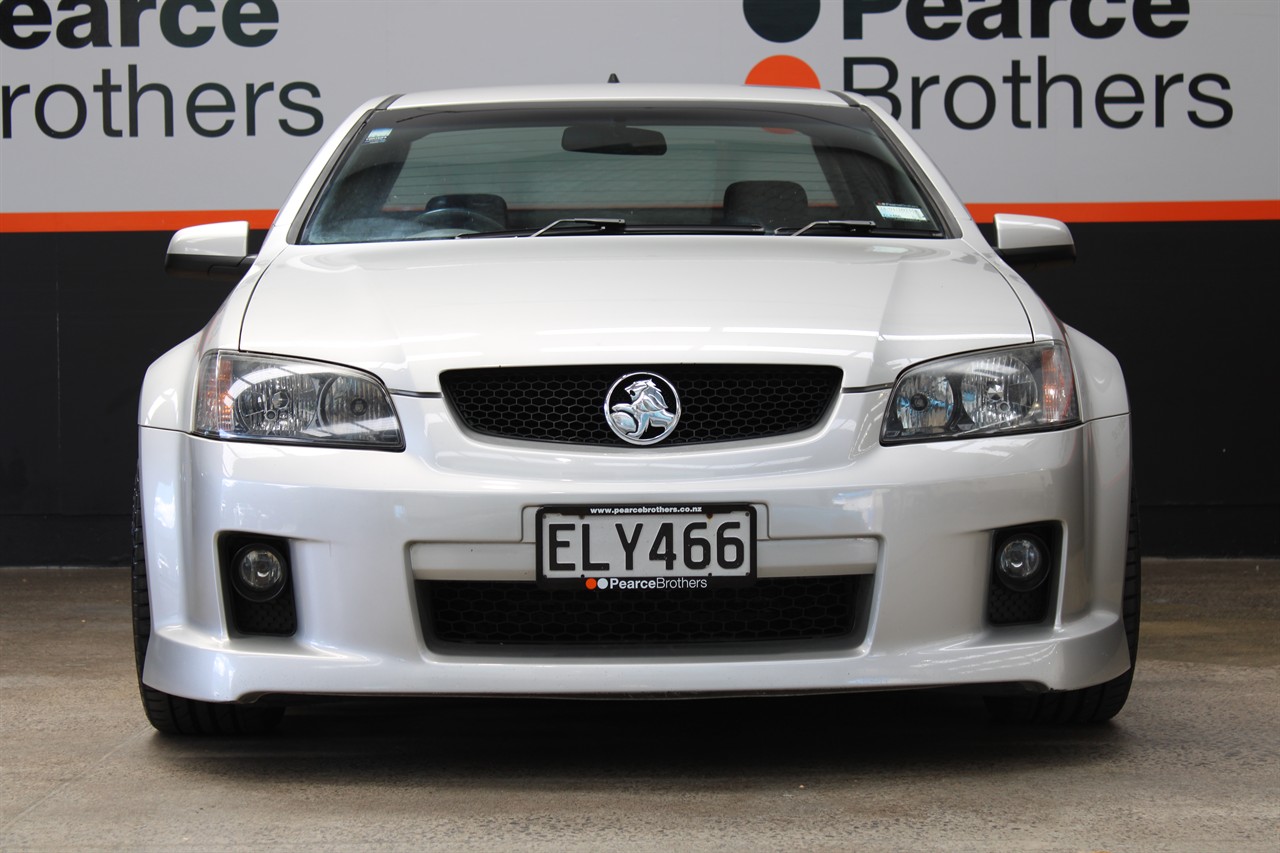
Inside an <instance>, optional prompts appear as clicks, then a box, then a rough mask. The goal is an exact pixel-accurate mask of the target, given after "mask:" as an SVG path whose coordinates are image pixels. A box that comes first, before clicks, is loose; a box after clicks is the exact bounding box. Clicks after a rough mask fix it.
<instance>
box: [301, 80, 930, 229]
mask: <svg viewBox="0 0 1280 853" xmlns="http://www.w3.org/2000/svg"><path fill="white" fill-rule="evenodd" d="M584 219H585V220H611V221H615V222H616V221H618V220H621V221H622V222H623V223H625V224H624V225H619V226H618V227H617V228H616V229H613V230H614V231H615V232H616V231H617V230H625V231H626V232H628V233H630V232H641V233H644V232H653V231H659V232H668V233H671V232H675V233H679V232H690V233H702V232H707V231H712V232H716V231H723V232H727V233H737V232H742V233H760V234H790V233H794V232H795V231H797V230H799V229H802V228H804V227H805V226H806V225H809V224H810V223H814V222H819V223H832V222H838V223H846V224H849V223H852V224H856V225H858V228H856V229H855V228H849V227H845V228H838V227H837V228H834V229H818V230H815V231H814V233H819V232H820V231H822V230H830V231H832V233H871V232H872V231H875V232H876V233H888V232H892V233H905V234H909V235H916V236H939V235H940V234H941V228H942V226H941V225H940V222H939V219H938V217H937V216H936V215H935V213H934V210H933V207H932V205H931V204H930V203H929V201H928V199H927V197H926V195H925V194H924V193H923V192H921V191H920V189H919V188H918V187H917V186H916V184H915V182H914V181H913V180H912V178H911V176H910V175H909V174H908V172H907V171H906V170H905V169H904V168H903V166H902V165H901V163H900V161H899V159H898V156H897V155H896V153H895V152H894V150H893V149H892V148H891V147H890V146H889V144H888V143H887V142H886V141H885V140H884V139H883V138H882V137H881V135H880V133H879V131H878V130H877V129H876V128H875V126H874V125H873V124H872V123H871V122H870V120H869V119H868V118H867V117H866V116H865V114H863V113H862V111H861V110H858V109H855V108H852V107H849V108H825V109H810V110H808V111H793V110H790V109H786V108H778V109H764V108H757V109H749V110H748V109H741V108H737V109H727V108H710V107H700V108H695V107H689V108H657V107H631V106H623V107H620V106H618V105H616V104H615V105H607V106H600V107H574V108H563V107H559V108H550V107H548V108H528V107H520V108H511V109H497V108H491V109H473V110H468V111H452V112H444V111H440V112H427V113H423V112H421V111H417V112H413V111H407V110H390V111H383V112H378V113H374V114H373V116H372V117H371V119H370V121H368V122H367V123H366V124H365V125H364V126H363V127H361V129H360V130H359V131H358V133H357V135H356V136H355V138H353V140H352V141H351V143H350V144H349V146H348V148H347V150H346V152H345V153H344V155H343V157H342V159H341V161H340V162H339V164H338V166H337V168H336V169H335V170H334V172H333V173H332V175H331V177H330V179H329V181H328V183H327V185H326V187H325V190H324V192H323V193H322V194H321V195H320V198H319V200H318V202H317V204H316V206H315V208H314V209H313V213H312V215H311V216H310V218H309V220H308V223H307V225H306V228H305V230H304V232H303V237H302V241H303V242H305V243H348V242H374V241H390V240H428V239H443V238H454V237H460V236H461V237H467V236H480V235H485V234H491V235H494V236H498V235H508V234H516V235H519V234H528V233H535V232H537V231H539V230H541V229H544V228H546V227H547V226H549V225H551V224H552V223H556V222H560V221H563V220H584ZM806 233H808V232H806Z"/></svg>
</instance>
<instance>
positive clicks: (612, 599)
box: [417, 575, 870, 646]
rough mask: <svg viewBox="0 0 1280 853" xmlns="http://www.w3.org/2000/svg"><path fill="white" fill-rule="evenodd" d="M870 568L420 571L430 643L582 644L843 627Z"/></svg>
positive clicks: (792, 634) (854, 625)
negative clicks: (624, 587) (718, 584)
mask: <svg viewBox="0 0 1280 853" xmlns="http://www.w3.org/2000/svg"><path fill="white" fill-rule="evenodd" d="M869 582H870V578H869V576H862V575H855V576H839V577H817V578H767V579H762V580H759V581H757V582H756V584H755V585H753V586H750V587H726V588H720V589H711V590H628V591H619V590H586V589H581V590H579V589H567V590H546V589H539V588H538V587H537V585H536V584H533V583H499V582H478V581H418V582H417V592H418V600H419V609H420V613H421V614H422V621H423V633H424V635H425V636H426V638H427V642H428V644H431V643H432V642H440V643H447V644H457V643H462V644H471V645H526V646H554V645H559V646H582V645H610V644H618V645H628V646H645V645H650V646H670V645H673V644H676V645H679V644H702V643H742V642H762V641H781V640H819V639H832V638H841V637H849V638H851V639H853V641H854V642H856V641H857V638H856V637H853V636H852V635H854V633H855V631H856V630H858V629H860V628H861V627H862V626H861V625H860V623H863V622H865V619H863V618H861V614H862V612H863V608H862V604H863V602H865V600H866V595H865V594H864V593H865V588H866V587H867V586H869Z"/></svg>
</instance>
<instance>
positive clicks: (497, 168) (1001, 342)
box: [133, 84, 1139, 733]
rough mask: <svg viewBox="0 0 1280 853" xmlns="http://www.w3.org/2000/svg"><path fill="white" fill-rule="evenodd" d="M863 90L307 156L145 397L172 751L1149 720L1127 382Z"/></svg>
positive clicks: (466, 133) (1047, 248)
mask: <svg viewBox="0 0 1280 853" xmlns="http://www.w3.org/2000/svg"><path fill="white" fill-rule="evenodd" d="M994 233H995V235H996V240H995V244H996V245H995V247H994V248H993V247H992V246H991V245H989V244H988V242H987V240H986V239H984V237H983V236H982V234H981V233H980V232H979V229H978V227H977V226H976V225H975V224H974V222H973V220H972V219H971V218H970V216H969V214H968V213H967V212H966V210H965V208H964V206H963V205H962V203H961V202H960V200H959V199H958V198H957V197H956V195H955V193H954V192H953V191H952V190H951V189H950V188H949V186H948V185H947V183H946V181H945V180H944V179H943V177H942V175H941V174H940V173H939V171H938V169H937V168H936V167H935V166H934V165H933V164H932V162H931V161H930V160H929V159H928V158H927V157H926V156H925V154H924V153H923V152H922V151H921V150H920V149H919V147H918V146H917V145H916V144H915V143H914V142H913V141H912V140H911V139H909V138H908V137H907V136H906V134H905V133H904V132H903V130H902V129H901V128H900V127H899V126H898V125H897V124H896V123H895V122H894V121H893V120H892V119H891V118H890V117H888V116H887V115H885V114H884V113H883V112H882V111H881V110H880V109H878V108H877V107H876V106H874V105H872V104H869V103H864V102H862V101H859V100H857V99H855V98H853V97H850V96H849V95H846V94H844V93H840V92H821V91H816V90H815V91H810V90H800V89H767V88H745V87H744V88H739V87H708V86H697V87H692V86H691V87H676V86H633V85H627V84H620V85H618V84H615V85H599V86H581V87H558V88H523V89H501V90H498V89H495V90H474V91H451V92H436V93H425V94H414V95H400V96H395V97H388V98H385V99H379V100H375V101H370V102H368V103H367V104H365V105H364V106H362V107H360V108H359V109H358V110H356V111H355V113H353V114H352V115H351V116H350V117H349V118H348V119H346V120H345V121H344V122H343V123H342V125H341V126H340V127H339V128H338V129H337V130H336V132H335V133H334V134H333V136H332V137H331V138H330V139H329V140H328V141H327V142H326V143H325V144H324V146H323V147H322V148H321V149H320V151H319V152H318V154H317V155H316V157H315V159H314V160H313V161H312V162H311V164H310V165H309V166H308V167H307V169H306V171H305V172H304V173H303V175H302V178H301V180H300V181H299V182H298V184H297V186H296V188H295V189H294V190H293V191H292V193H291V195H290V196H289V198H288V200H287V201H286V202H285V204H284V206H283V207H282V208H281V209H280V212H279V215H278V216H277V218H276V220H275V224H274V225H273V226H272V228H271V230H270V231H269V233H268V234H267V235H266V237H265V241H264V242H263V243H262V246H261V249H260V250H259V251H258V252H257V253H256V255H250V254H249V242H248V239H249V231H248V225H247V224H246V223H244V222H239V223H220V224H212V225H206V226H198V227H195V228H189V229H184V230H183V231H180V232H178V233H177V234H176V235H175V236H174V237H173V240H172V242H171V244H170V247H169V254H168V265H169V268H170V269H171V271H174V272H179V273H184V272H185V273H187V274H194V275H204V276H211V277H215V278H218V277H223V278H232V279H238V280H239V284H238V285H236V286H235V288H234V289H233V290H232V291H231V292H230V295H229V296H228V297H227V299H226V302H225V303H224V304H223V306H222V308H221V309H220V310H219V311H218V312H217V314H216V315H215V316H214V318H213V319H212V320H211V321H210V322H209V324H208V326H206V327H205V329H204V330H203V331H202V332H200V333H199V334H198V335H196V336H195V337H193V338H191V339H190V340H187V341H185V342H183V343H181V344H179V345H178V346H177V347H175V348H174V349H173V350H171V351H170V352H168V353H167V354H166V355H164V356H162V357H161V358H160V359H159V360H157V361H156V362H155V363H154V364H153V365H152V366H151V368H150V370H149V371H148V372H147V375H146V380H145V383H144V386H143V390H142V396H141V405H140V413H139V424H140V430H139V433H140V463H139V478H138V490H137V497H136V503H135V506H136V510H135V524H134V528H135V560H134V570H133V574H134V590H135V593H134V607H135V612H134V617H135V618H134V625H135V635H136V651H137V663H138V676H139V684H140V688H141V692H142V698H143V703H144V706H145V708H146V712H147V715H148V717H149V718H150V720H151V722H152V723H153V724H154V725H155V727H156V728H158V729H160V730H162V731H166V732H177V733H221V732H248V731H261V730H265V729H268V728H270V727H272V726H273V725H275V724H276V723H277V722H278V721H279V719H280V717H281V714H282V713H283V709H284V708H285V706H287V705H288V704H289V703H290V702H298V701H301V700H304V699H305V700H308V701H309V700H311V699H314V698H315V697H326V696H344V697H349V696H365V697H379V696H404V695H428V694H430V695H450V696H504V695H509V696H529V695H538V696H559V697H599V696H618V697H622V696H625V697H654V698H658V697H677V696H679V697H686V696H723V695H758V694H802V693H809V692H834V691H859V690H889V689H899V688H922V687H930V688H953V689H963V690H968V691H973V692H977V693H980V694H983V695H984V696H987V697H989V705H990V707H991V709H992V710H993V712H994V713H995V714H996V715H997V716H998V717H1001V718H1006V719H1015V720H1046V721H1062V722H1067V721H1071V722H1095V721H1101V720H1106V719H1109V718H1111V717H1112V716H1113V715H1115V714H1116V713H1117V712H1118V711H1119V710H1120V708H1121V707H1122V706H1123V704H1124V702H1125V699H1126V697H1127V695H1128V692H1129V687H1130V682H1131V680H1132V673H1133V664H1134V659H1135V655H1136V650H1137V635H1138V609H1139V603H1138V601H1139V599H1138V586H1139V558H1138V549H1137V526H1136V510H1135V504H1134V502H1133V497H1132V494H1133V493H1132V486H1131V481H1132V473H1131V463H1130V419H1129V404H1128V400H1127V396H1126V391H1125V384H1124V380H1123V377H1122V375H1121V370H1120V367H1119V365H1118V363H1117V361H1116V359H1115V358H1114V357H1113V356H1112V355H1111V354H1110V353H1108V352H1107V351H1106V350H1104V349H1103V348H1102V347H1101V346H1100V345H1099V344H1097V343H1095V342H1094V341H1092V340H1090V339H1089V338H1087V337H1086V336H1084V335H1082V334H1081V333H1079V332H1077V331H1075V330H1073V329H1071V328H1069V327H1067V326H1064V325H1062V324H1061V323H1060V322H1059V321H1058V320H1057V319H1056V318H1055V317H1054V316H1053V315H1052V314H1051V313H1050V311H1049V310H1048V309H1047V308H1046V307H1045V305H1044V303H1043V302H1041V300H1040V299H1039V298H1038V297H1037V296H1036V295H1035V293H1034V292H1033V291H1032V289H1031V288H1030V287H1029V286H1028V285H1027V284H1026V282H1024V281H1023V279H1021V278H1020V277H1019V276H1018V274H1017V273H1015V272H1014V270H1013V269H1012V267H1011V264H1020V263H1022V262H1031V261H1050V260H1055V259H1058V260H1060V259H1065V258H1069V257H1071V256H1072V255H1073V253H1074V248H1073V244H1072V241H1071V237H1070V234H1069V232H1068V231H1067V229H1066V228H1065V226H1063V225H1062V224H1061V223H1059V222H1055V221H1053V220H1047V219H1038V218H1033V217H1024V216H1004V215H1002V216H998V217H997V218H996V222H995V228H994Z"/></svg>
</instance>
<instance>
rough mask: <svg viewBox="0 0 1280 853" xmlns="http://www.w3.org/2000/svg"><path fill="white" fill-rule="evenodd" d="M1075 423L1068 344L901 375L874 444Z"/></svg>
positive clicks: (972, 357)
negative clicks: (877, 440) (876, 442)
mask: <svg viewBox="0 0 1280 853" xmlns="http://www.w3.org/2000/svg"><path fill="white" fill-rule="evenodd" d="M1078 423H1080V411H1079V408H1078V406H1077V404H1076V393H1075V378H1074V374H1073V372H1072V369H1071V355H1070V353H1069V352H1068V351H1067V347H1066V344H1063V343H1044V344H1031V345H1028V346H1020V347H1009V348H1007V349H998V350H987V351H985V352H976V353H969V354H967V355H961V356H953V357H950V358H944V359H938V360H937V361H928V362H924V363H922V364H917V365H914V366H912V367H911V368H909V369H907V370H906V371H904V372H903V373H902V375H901V376H899V377H898V381H897V383H896V384H895V385H894V387H893V394H892V395H891V396H890V398H889V409H888V411H887V412H886V413H885V418H884V423H883V426H882V427H881V431H880V440H881V442H882V443H884V444H897V443H901V442H909V441H940V440H946V439H953V438H972V437H976V436H982V435H1003V434H1006V433H1010V432H1022V431H1029V430H1046V429H1059V428H1061V427H1067V426H1074V425H1076V424H1078Z"/></svg>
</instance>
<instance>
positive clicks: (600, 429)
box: [440, 364, 843, 446]
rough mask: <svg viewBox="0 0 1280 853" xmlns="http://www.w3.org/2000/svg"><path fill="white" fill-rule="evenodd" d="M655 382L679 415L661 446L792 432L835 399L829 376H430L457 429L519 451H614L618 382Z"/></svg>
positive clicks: (801, 371) (587, 369) (701, 371)
mask: <svg viewBox="0 0 1280 853" xmlns="http://www.w3.org/2000/svg"><path fill="white" fill-rule="evenodd" d="M637 370H645V371H652V372H654V373H658V374H661V375H662V376H663V377H665V378H666V379H668V380H670V382H671V383H672V384H673V385H674V386H675V387H676V390H677V392H678V393H679V395H680V403H681V406H682V412H681V415H680V420H679V422H678V423H677V424H676V427H675V430H674V431H673V432H672V433H671V435H670V436H669V437H667V438H666V439H664V440H663V442H662V445H663V446H669V445H680V444H699V443H704V442H712V441H739V440H743V439H749V438H766V437H769V436H776V435H786V434H789V433H795V432H802V431H803V430H806V429H809V428H810V427H813V426H815V425H816V424H818V422H819V421H821V420H822V417H823V415H825V414H826V412H827V410H828V408H829V407H830V405H831V402H832V400H833V399H834V398H835V397H836V395H837V394H838V393H839V390H840V380H841V378H842V376H843V374H842V372H841V371H840V369H839V368H836V367H821V366H798V367H796V366H786V365H782V366H779V365H743V364H696V365H690V364H674V365H671V364H668V365H658V364H655V365H651V364H645V365H636V366H604V367H601V366H584V367H526V368H481V369H476V370H448V371H445V372H444V373H442V374H441V375H440V381H441V384H442V387H443V388H444V394H445V397H446V398H447V399H448V401H449V404H450V406H452V408H453V411H454V412H455V413H456V414H457V416H458V418H459V420H461V421H462V423H463V424H464V425H465V426H466V427H467V428H468V429H470V430H473V431H474V432H478V433H483V434H484V435H493V436H501V437H504V438H515V439H523V440H526V441H555V442H568V443H572V444H588V445H622V446H626V442H624V441H623V440H622V439H621V438H619V437H618V436H617V435H615V434H614V432H613V430H612V429H610V428H609V425H608V423H607V421H606V419H605V415H604V404H605V396H606V394H607V393H608V391H609V386H611V385H612V384H613V383H614V382H615V381H616V380H617V379H618V378H620V377H621V376H623V375H625V374H627V373H631V372H634V371H637Z"/></svg>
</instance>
